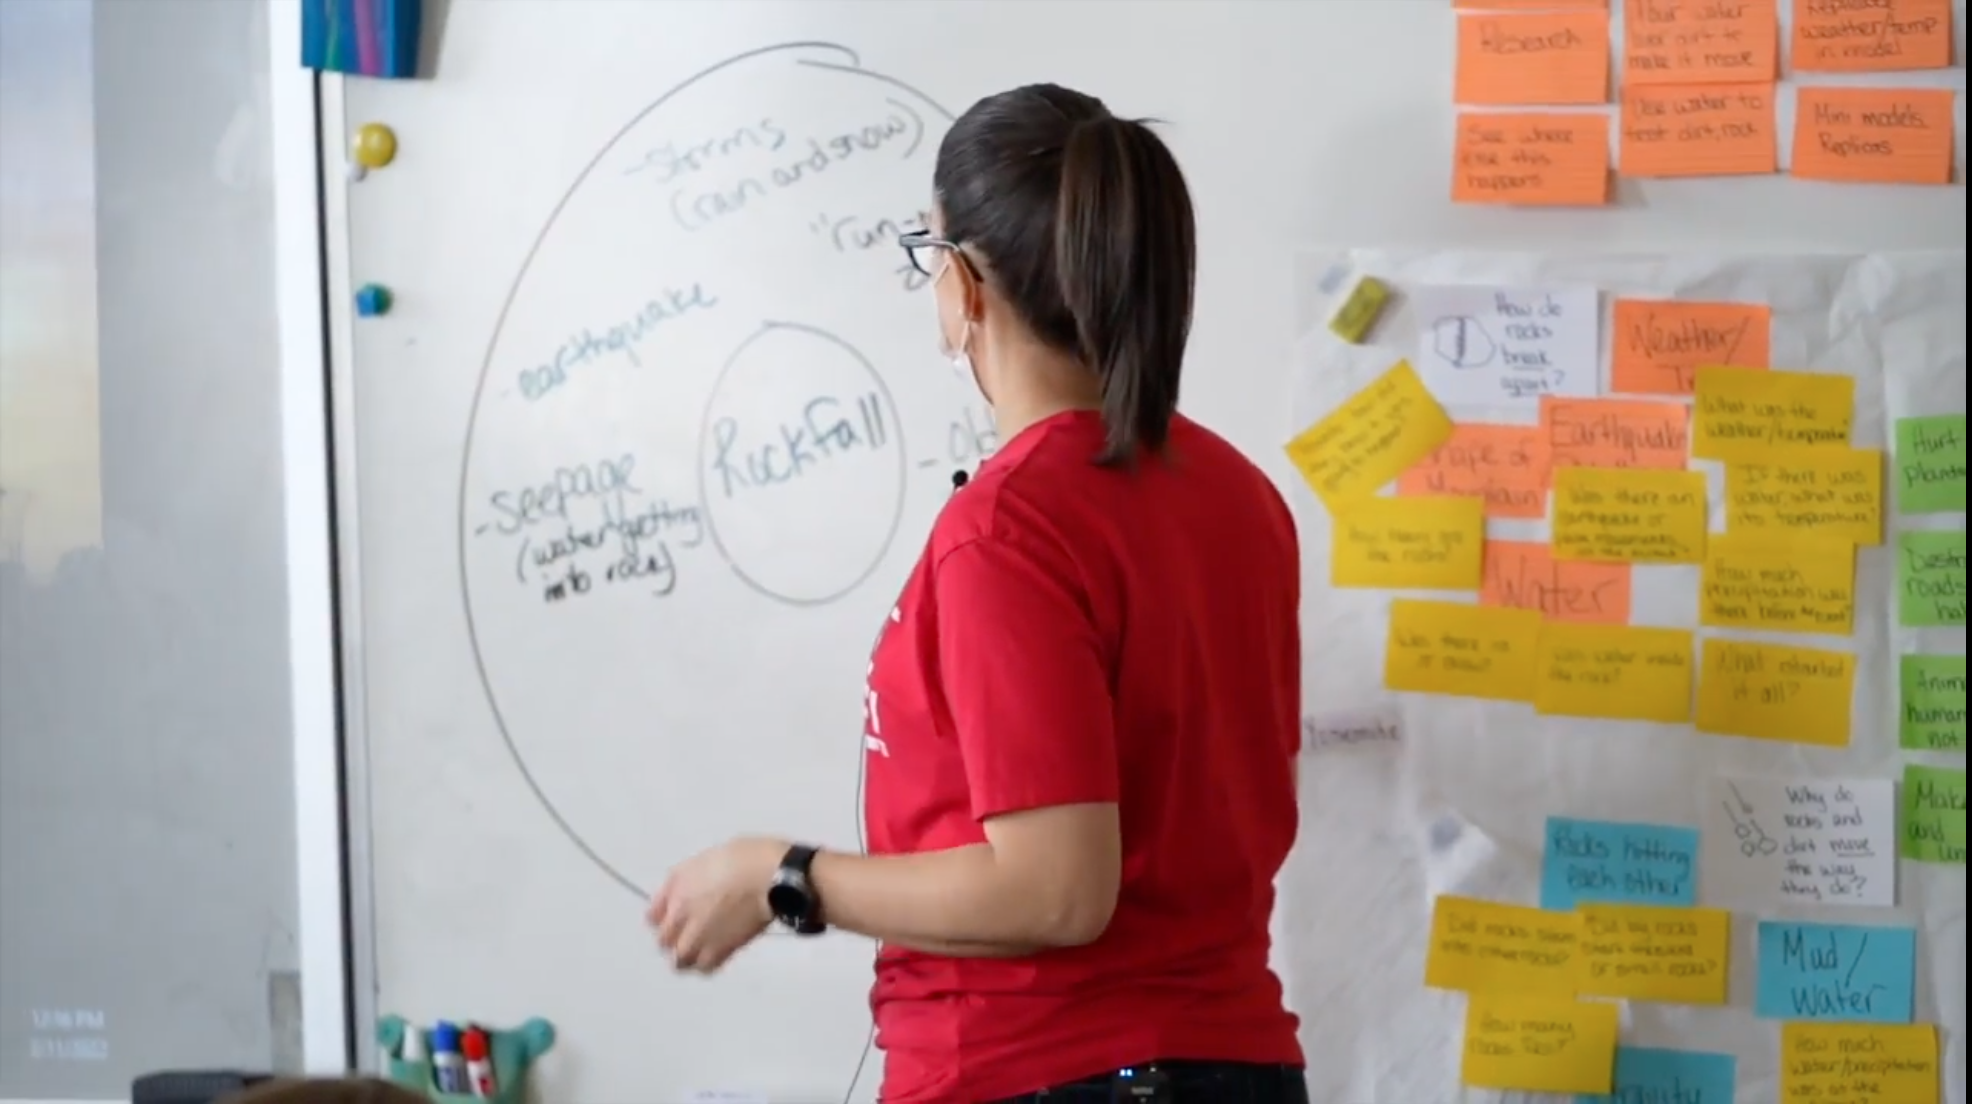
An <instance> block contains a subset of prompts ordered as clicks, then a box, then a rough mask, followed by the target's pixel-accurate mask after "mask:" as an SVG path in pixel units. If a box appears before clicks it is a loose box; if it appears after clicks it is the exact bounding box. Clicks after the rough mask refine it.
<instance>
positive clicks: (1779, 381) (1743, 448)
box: [1691, 365, 1856, 460]
mask: <svg viewBox="0 0 1972 1104" xmlns="http://www.w3.org/2000/svg"><path fill="white" fill-rule="evenodd" d="M1693 394H1694V395H1696V397H1697V402H1696V404H1695V406H1694V410H1693V414H1692V419H1693V420H1692V429H1691V454H1692V455H1693V456H1696V457H1698V458H1699V459H1701V460H1761V459H1765V458H1766V457H1767V454H1768V452H1769V451H1771V450H1772V449H1775V448H1783V447H1790V446H1791V447H1823V446H1829V445H1847V444H1848V443H1849V427H1850V425H1851V424H1852V423H1853V422H1854V421H1855V413H1856V381H1855V380H1854V379H1853V378H1852V377H1849V376H1823V375H1816V374H1814V373H1811V372H1775V371H1765V372H1760V371H1755V370H1753V369H1749V368H1721V367H1714V366H1710V365H1707V366H1705V367H1702V368H1700V369H1698V373H1697V381H1696V383H1695V384H1694V387H1693Z"/></svg>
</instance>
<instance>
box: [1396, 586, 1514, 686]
mask: <svg viewBox="0 0 1972 1104" xmlns="http://www.w3.org/2000/svg"><path fill="white" fill-rule="evenodd" d="M1540 636H1541V615H1540V614H1538V613H1535V612H1533V611H1531V610H1518V609H1488V608H1486V607H1484V606H1468V605H1463V604H1460V603H1457V602H1428V601H1418V600H1413V599H1403V598H1400V599H1398V600H1397V601H1394V602H1392V603H1390V640H1389V643H1388V645H1387V646H1386V648H1385V651H1384V655H1383V685H1384V686H1385V687H1387V688H1389V689H1391V690H1403V691H1409V692H1411V693H1418V694H1450V695H1453V696H1456V697H1465V698H1491V699H1493V700H1495V701H1531V700H1532V699H1533V696H1534V660H1535V648H1536V647H1537V646H1538V644H1539V642H1540Z"/></svg>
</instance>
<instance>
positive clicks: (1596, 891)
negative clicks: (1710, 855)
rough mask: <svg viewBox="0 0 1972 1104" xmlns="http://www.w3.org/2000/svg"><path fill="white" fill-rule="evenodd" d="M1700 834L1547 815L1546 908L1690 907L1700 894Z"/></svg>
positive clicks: (1543, 891) (1543, 871)
mask: <svg viewBox="0 0 1972 1104" xmlns="http://www.w3.org/2000/svg"><path fill="white" fill-rule="evenodd" d="M1697 869H1698V832H1697V830H1696V829H1692V828H1677V827H1672V826H1670V825H1664V824H1622V823H1618V822H1616V821H1607V820H1573V819H1570V818H1568V817H1557V816H1551V817H1549V818H1547V842H1546V844H1545V846H1544V847H1543V848H1542V849H1541V907H1542V908H1544V909H1552V910H1560V911H1567V910H1569V909H1572V908H1574V907H1575V906H1577V905H1580V904H1593V903H1606V904H1633V905H1677V906H1689V905H1691V904H1693V903H1694V902H1695V901H1696V899H1697V895H1698V882H1697V879H1696V877H1695V875H1696V874H1697Z"/></svg>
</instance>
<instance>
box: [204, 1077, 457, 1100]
mask: <svg viewBox="0 0 1972 1104" xmlns="http://www.w3.org/2000/svg"><path fill="white" fill-rule="evenodd" d="M224 1104H427V1101H426V1098H425V1097H423V1096H421V1095H419V1094H418V1093H416V1092H413V1091H412V1090H410V1089H406V1088H402V1087H399V1086H397V1085H393V1084H390V1083H389V1082H387V1081H378V1080H376V1079H375V1078H369V1077H350V1078H343V1079H330V1080H318V1081H268V1082H265V1083H264V1084H260V1085H255V1086H254V1087H253V1088H251V1089H248V1090H247V1091H246V1092H244V1093H241V1094H240V1095H238V1096H231V1097H227V1098H226V1100H225V1102H224Z"/></svg>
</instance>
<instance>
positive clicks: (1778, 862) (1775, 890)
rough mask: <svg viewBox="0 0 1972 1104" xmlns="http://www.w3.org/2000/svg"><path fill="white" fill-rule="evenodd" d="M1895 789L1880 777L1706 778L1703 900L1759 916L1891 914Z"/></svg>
mask: <svg viewBox="0 0 1972 1104" xmlns="http://www.w3.org/2000/svg"><path fill="white" fill-rule="evenodd" d="M1896 789H1897V787H1896V784H1895V783H1893V782H1891V781H1890V780H1889V779H1886V778H1846V779H1843V778H1753V777H1746V778H1740V777H1730V776H1727V777H1720V778H1715V779H1713V780H1712V782H1711V788H1710V790H1709V792H1708V793H1707V794H1706V796H1707V798H1708V799H1709V800H1708V801H1707V802H1706V804H1705V814H1706V815H1705V834H1704V836H1703V837H1702V839H1703V841H1704V846H1703V851H1702V855H1701V859H1700V866H1701V867H1702V869H1703V871H1704V879H1703V881H1704V885H1705V889H1704V894H1705V899H1706V900H1708V901H1714V902H1717V903H1719V904H1733V905H1739V906H1742V907H1744V908H1749V909H1758V910H1762V911H1765V910H1769V909H1786V908H1792V907H1797V906H1800V905H1847V906H1852V907H1858V908H1890V907H1892V906H1894V905H1895V904H1896V903H1897V854H1896V851H1897V848H1896V834H1897V795H1896Z"/></svg>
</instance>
